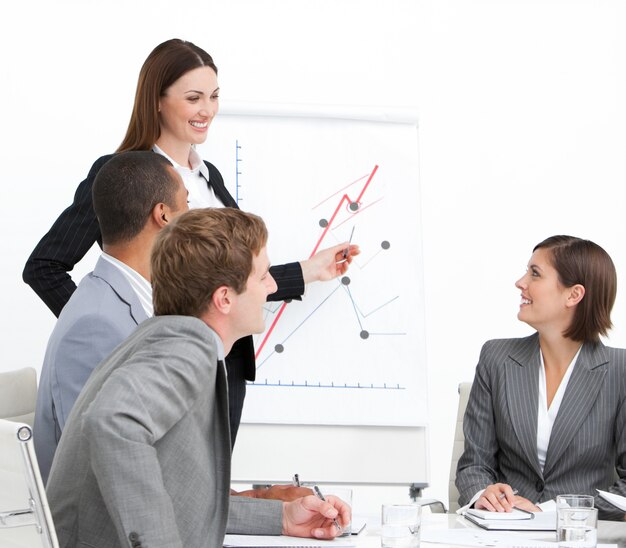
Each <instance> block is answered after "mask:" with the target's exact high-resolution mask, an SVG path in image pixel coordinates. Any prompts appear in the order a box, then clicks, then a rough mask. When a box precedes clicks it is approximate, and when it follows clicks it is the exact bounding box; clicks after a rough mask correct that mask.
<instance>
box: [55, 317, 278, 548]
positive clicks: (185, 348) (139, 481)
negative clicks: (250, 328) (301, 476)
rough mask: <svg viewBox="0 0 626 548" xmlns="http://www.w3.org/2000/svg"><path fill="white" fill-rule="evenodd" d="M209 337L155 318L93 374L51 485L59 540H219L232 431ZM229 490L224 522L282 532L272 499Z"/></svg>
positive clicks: (191, 543)
mask: <svg viewBox="0 0 626 548" xmlns="http://www.w3.org/2000/svg"><path fill="white" fill-rule="evenodd" d="M216 337H217V335H215V333H214V332H213V331H212V330H211V329H209V327H207V325H206V324H205V323H204V322H202V321H201V320H199V319H197V318H192V317H186V316H160V317H156V318H152V319H150V320H147V321H145V322H143V323H142V324H141V325H140V326H139V327H138V328H137V329H136V330H135V331H134V333H133V334H132V335H131V336H130V337H129V338H128V339H127V340H126V341H125V342H124V343H123V344H122V345H120V346H118V347H117V348H116V349H115V350H114V351H113V353H112V354H111V356H110V357H109V358H108V359H106V360H105V361H104V362H102V363H101V364H100V365H99V366H98V367H97V368H96V370H95V371H94V372H93V373H92V375H91V376H90V378H89V380H88V381H87V384H86V385H85V387H84V389H83V391H82V392H81V394H80V396H79V397H78V400H77V401H76V404H75V405H74V408H73V410H72V412H71V413H70V416H69V418H68V420H67V423H66V425H65V430H64V431H63V436H62V437H61V442H60V444H59V447H58V449H57V453H56V456H55V459H54V463H53V465H52V470H51V473H50V479H49V481H48V486H47V494H48V501H49V503H50V508H51V510H52V516H53V519H54V523H55V525H56V530H57V535H58V538H59V545H60V546H61V547H62V548H63V547H75V546H78V547H85V548H86V547H98V548H114V547H115V548H118V547H121V546H125V547H126V546H128V547H130V546H132V547H133V548H140V547H141V546H145V547H149V548H165V547H167V548H182V547H183V546H184V547H185V548H189V547H208V548H221V546H222V542H223V537H224V533H225V531H226V528H227V518H228V514H229V498H230V497H229V491H230V429H229V419H228V393H227V390H228V389H227V383H226V373H225V368H224V365H223V364H222V363H221V362H219V363H218V361H217V343H216ZM232 498H233V502H232V503H231V504H230V506H231V516H230V521H229V524H230V526H229V530H230V531H232V532H239V533H256V534H280V532H281V528H282V504H281V503H280V502H279V501H264V500H257V499H244V498H243V497H232ZM242 499H243V500H242Z"/></svg>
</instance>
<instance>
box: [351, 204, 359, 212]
mask: <svg viewBox="0 0 626 548" xmlns="http://www.w3.org/2000/svg"><path fill="white" fill-rule="evenodd" d="M357 209H359V203H358V202H352V203H351V204H350V211H356V210H357Z"/></svg>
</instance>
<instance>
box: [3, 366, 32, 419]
mask: <svg viewBox="0 0 626 548" xmlns="http://www.w3.org/2000/svg"><path fill="white" fill-rule="evenodd" d="M36 401H37V373H36V371H35V370H34V369H33V368H32V367H25V368H24V369H18V370H16V371H7V372H4V373H0V419H6V420H10V421H16V422H23V423H26V424H28V425H29V426H30V427H31V428H32V426H33V422H34V420H35V404H36Z"/></svg>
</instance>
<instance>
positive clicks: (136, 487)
mask: <svg viewBox="0 0 626 548" xmlns="http://www.w3.org/2000/svg"><path fill="white" fill-rule="evenodd" d="M158 348H160V349H162V352H161V353H160V354H158V353H157V354H154V357H152V358H147V357H140V358H137V359H136V360H135V361H133V362H128V363H127V364H126V365H125V366H124V370H125V372H123V373H122V372H121V371H119V370H118V371H116V372H114V373H113V374H112V375H111V376H110V377H109V378H108V379H107V381H106V383H105V384H104V385H103V387H102V389H101V390H100V392H99V393H98V395H97V397H96V398H95V399H94V401H93V403H92V404H91V405H90V406H89V408H88V409H87V411H86V412H85V413H84V414H83V417H82V418H83V421H82V432H83V435H84V436H85V437H86V439H87V440H88V443H89V453H90V459H91V467H92V470H93V472H94V474H95V477H96V479H97V482H98V486H99V488H100V492H101V494H102V497H103V500H104V502H105V504H106V507H107V510H108V512H109V514H110V516H111V519H112V520H113V523H114V524H115V526H116V529H117V532H118V535H119V538H120V542H121V544H122V545H126V544H127V540H126V539H127V535H128V532H129V531H142V532H143V533H141V534H143V535H144V536H145V544H146V545H148V546H152V547H154V548H161V547H162V548H165V547H167V548H182V543H181V538H180V533H179V530H178V526H177V522H176V516H175V511H174V505H173V502H172V500H171V498H170V496H169V494H168V492H167V490H166V488H165V482H164V479H163V476H162V472H161V466H160V464H159V460H158V456H157V452H156V449H155V444H156V443H157V442H158V441H159V440H160V439H161V438H162V437H163V436H164V435H165V434H166V433H167V432H168V431H169V430H171V428H172V427H173V426H174V425H175V424H176V423H178V421H179V420H181V419H182V418H183V417H184V416H185V415H186V414H187V413H188V412H189V409H190V408H191V407H192V406H193V405H194V403H195V401H196V400H197V397H198V395H199V392H200V391H206V390H207V387H212V386H214V385H215V378H216V367H217V358H216V354H215V350H214V349H213V348H210V347H209V346H208V343H206V342H205V341H199V340H194V341H193V342H192V343H190V344H186V345H176V343H174V346H172V342H171V341H169V340H167V339H163V340H162V341H161V342H160V346H159V347H158ZM165 356H167V359H164V357H165ZM200 371H202V372H200ZM122 455H123V458H120V456H122Z"/></svg>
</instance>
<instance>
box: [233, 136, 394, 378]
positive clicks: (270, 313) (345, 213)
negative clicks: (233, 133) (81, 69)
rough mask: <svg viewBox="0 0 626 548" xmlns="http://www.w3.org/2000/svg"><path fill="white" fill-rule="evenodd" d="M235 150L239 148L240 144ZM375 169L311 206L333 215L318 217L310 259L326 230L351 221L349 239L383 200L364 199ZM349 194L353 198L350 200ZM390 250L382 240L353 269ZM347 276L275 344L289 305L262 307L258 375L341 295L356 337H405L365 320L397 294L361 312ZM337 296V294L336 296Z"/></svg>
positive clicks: (389, 244) (319, 246) (376, 167)
mask: <svg viewBox="0 0 626 548" xmlns="http://www.w3.org/2000/svg"><path fill="white" fill-rule="evenodd" d="M238 147H239V148H240V146H239V145H238ZM378 167H379V166H378V165H375V166H374V168H373V169H372V171H371V172H370V173H369V174H367V175H364V176H362V177H359V178H357V179H356V180H355V181H353V182H351V183H350V184H349V185H347V186H346V187H343V188H341V189H340V190H339V191H337V192H335V193H334V194H332V195H331V196H328V197H327V198H325V199H323V200H322V201H321V202H320V203H318V204H316V205H314V206H313V208H312V209H313V210H314V211H320V212H322V211H325V210H327V211H328V212H332V213H331V214H330V216H328V215H326V216H323V217H320V219H319V222H318V224H319V226H320V227H321V229H322V232H321V235H320V236H319V238H318V239H317V241H316V243H315V245H314V247H313V250H312V251H311V254H310V257H312V256H313V255H315V253H316V252H317V251H318V250H319V249H320V248H321V245H322V243H323V242H324V239H325V237H326V235H327V234H328V232H329V231H331V230H336V229H339V228H340V227H341V226H342V225H344V224H345V223H348V222H352V231H351V236H352V235H353V234H354V231H355V228H356V221H357V219H356V217H357V215H359V214H360V213H361V212H363V211H365V210H366V209H367V208H369V207H372V206H375V204H376V203H378V202H380V201H381V200H382V199H383V198H377V199H374V200H373V201H369V200H367V197H366V192H367V190H368V187H369V186H370V184H372V182H373V179H374V176H375V175H376V172H377V171H378ZM239 175H241V172H239ZM364 180H365V183H364V184H363V181H364ZM359 184H362V187H360V188H359V186H358V185H359ZM355 189H356V192H358V194H354V192H355ZM349 193H350V194H349ZM351 195H352V196H355V197H354V198H351ZM337 196H339V200H338V202H337V205H336V206H334V209H328V208H327V207H324V206H327V204H329V203H330V204H332V202H331V200H332V199H333V198H336V197H337ZM322 214H323V213H322ZM390 248H391V243H390V242H389V241H387V240H383V241H382V242H381V244H380V250H379V251H378V252H377V253H376V254H375V255H374V256H372V257H369V258H368V259H367V260H366V261H364V262H362V261H359V260H358V257H356V258H355V260H354V261H353V267H352V268H360V269H361V270H363V269H364V268H365V267H366V266H367V264H368V263H369V262H370V261H372V260H375V259H376V257H377V256H378V253H380V252H381V251H386V250H389V249H390ZM350 273H351V271H348V273H347V275H344V276H342V277H341V278H340V279H339V280H338V281H337V282H336V283H335V287H334V288H332V289H329V292H328V295H327V296H326V297H324V299H323V300H322V301H321V302H320V303H319V304H316V305H315V306H314V307H313V308H312V310H311V311H310V312H309V313H308V314H307V315H306V316H305V318H304V319H303V320H302V321H301V322H300V323H298V324H297V325H292V326H290V329H289V330H288V331H287V333H286V335H285V336H284V337H283V338H282V339H279V340H278V341H277V342H275V343H274V342H273V341H272V334H273V332H274V328H275V327H276V325H277V324H278V322H279V321H280V319H281V316H282V314H283V312H284V311H285V310H286V308H287V306H288V305H289V303H287V302H284V303H282V304H279V305H274V306H272V305H271V304H269V305H268V306H267V307H266V308H265V310H266V316H265V317H266V322H267V324H268V328H267V330H266V331H265V333H264V334H263V336H262V337H261V338H260V342H259V343H258V344H257V349H256V358H257V372H258V371H259V370H260V369H261V368H262V367H263V366H264V365H265V364H267V363H268V361H270V360H271V358H272V356H274V355H275V354H282V353H283V352H284V351H285V346H286V345H287V344H288V340H289V339H291V338H292V337H294V336H298V332H299V331H301V329H303V328H306V323H307V321H308V320H309V319H310V318H312V317H313V316H314V315H315V314H316V313H317V312H318V311H319V310H320V309H321V307H323V306H325V305H327V303H329V302H330V303H331V304H332V300H331V299H336V298H338V297H340V296H343V297H344V298H346V299H347V300H348V301H349V303H350V305H351V307H352V309H353V311H354V320H355V321H354V327H353V329H354V331H355V332H358V335H359V337H360V338H361V339H363V340H366V339H368V338H369V337H370V336H372V337H377V336H404V335H406V333H405V332H388V331H387V332H385V331H383V332H376V331H374V332H372V331H370V330H368V329H367V319H368V317H370V316H372V315H375V314H376V312H378V311H380V310H382V309H383V308H384V307H386V306H389V305H391V304H392V303H393V302H394V301H396V299H398V298H399V295H395V296H393V297H392V298H390V299H389V300H387V301H386V302H382V303H380V304H378V305H377V306H376V307H375V308H374V309H373V310H369V311H367V312H364V311H363V310H362V308H361V307H360V306H359V304H358V303H357V301H356V300H355V298H354V296H353V294H352V292H351V290H350V284H351V283H352V279H351V277H350ZM336 294H338V296H337V295H336ZM303 336H306V335H303ZM274 338H276V337H274ZM270 363H271V362H270ZM258 384H260V385H261V386H269V385H271V386H287V387H289V386H300V387H308V388H336V389H340V388H348V389H355V388H357V389H359V388H360V389H374V390H381V389H382V390H403V389H404V388H405V387H404V386H401V385H400V384H399V383H395V384H389V385H388V384H387V383H383V384H382V385H375V384H374V383H369V384H368V383H366V382H362V381H355V382H351V383H347V382H344V383H343V384H341V383H338V384H336V383H335V382H334V381H330V382H325V383H323V384H322V382H321V381H318V382H317V383H315V382H309V381H307V380H305V381H303V382H300V383H296V382H295V381H294V380H291V382H287V383H284V382H281V380H280V379H279V380H278V381H277V382H271V383H270V382H268V381H267V379H266V380H265V382H263V383H258Z"/></svg>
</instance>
